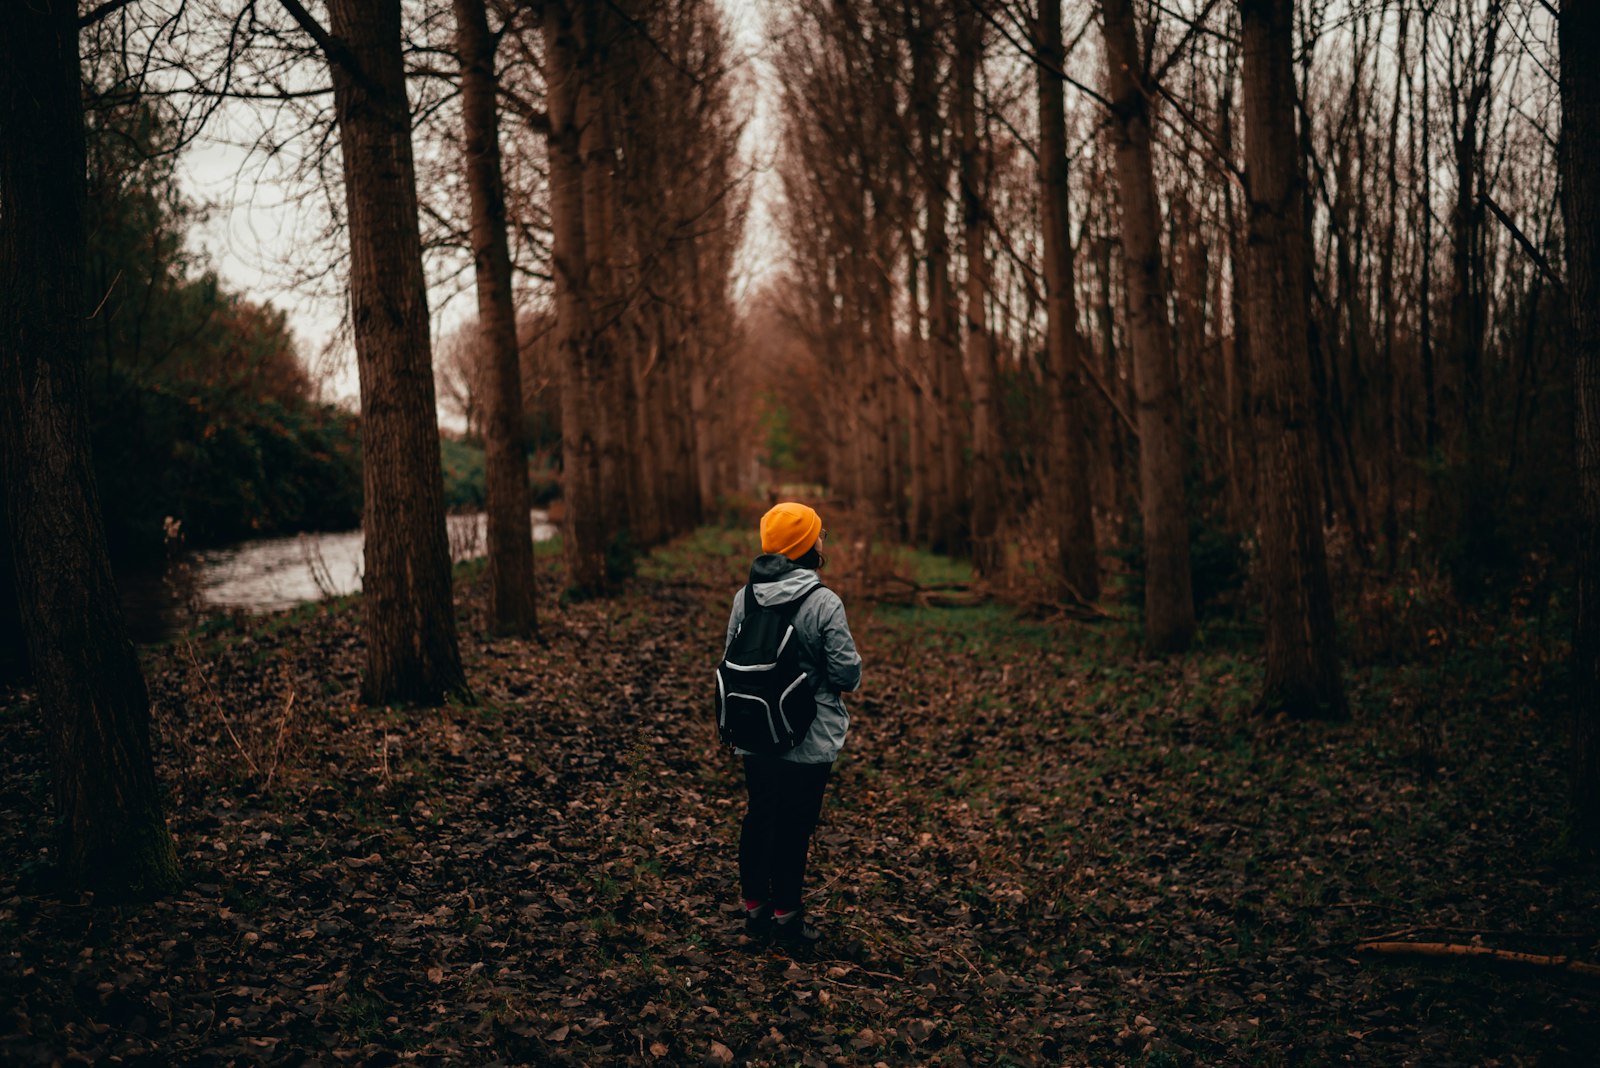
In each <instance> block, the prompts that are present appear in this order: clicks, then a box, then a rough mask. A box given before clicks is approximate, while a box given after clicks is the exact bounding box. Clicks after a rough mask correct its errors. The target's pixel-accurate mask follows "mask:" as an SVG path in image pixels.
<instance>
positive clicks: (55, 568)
mask: <svg viewBox="0 0 1600 1068" xmlns="http://www.w3.org/2000/svg"><path fill="white" fill-rule="evenodd" d="M113 25H114V26H115V28H114V29H112V30H110V31H107V29H106V27H108V26H113ZM441 27H445V28H448V31H449V32H448V34H447V36H446V37H445V38H444V42H443V44H442V45H440V44H435V45H433V46H430V45H428V44H427V41H428V39H429V35H430V34H436V33H437V32H438V31H439V30H440V28H441ZM80 31H87V32H86V34H85V37H84V39H86V40H88V41H89V42H90V44H91V46H92V48H91V54H90V59H89V63H90V65H91V66H92V65H93V63H94V60H95V55H94V51H93V49H96V48H101V47H104V48H110V49H113V50H122V51H123V52H127V50H129V49H130V48H133V47H138V48H140V49H142V50H143V55H142V56H141V57H139V58H140V59H142V60H143V62H142V63H141V62H129V63H127V64H125V65H124V67H125V68H126V69H130V70H138V71H142V72H143V73H144V80H142V81H141V80H139V79H134V80H133V82H132V89H133V90H136V91H138V92H147V93H150V94H151V95H152V96H165V97H173V98H184V99H191V100H200V101H203V102H207V103H204V104H201V105H196V106H195V107H193V108H191V109H190V110H189V111H188V112H187V115H188V116H190V117H195V118H197V119H203V118H205V117H206V116H207V115H208V114H209V110H210V106H211V105H214V104H215V102H217V101H220V100H245V101H250V102H254V103H260V102H267V103H269V104H270V106H271V107H272V108H274V109H275V110H274V112H273V114H274V115H287V116H290V117H292V118H296V119H302V120H305V121H303V122H301V123H299V124H298V126H297V129H298V131H299V133H300V135H302V136H310V137H312V138H313V139H317V138H320V140H321V141H322V142H323V143H326V142H328V141H329V140H330V139H332V138H333V137H335V136H336V140H337V144H338V148H339V152H338V154H337V156H336V157H333V158H334V159H335V160H336V161H337V162H338V163H339V174H340V176H341V184H342V191H343V196H342V198H341V200H340V202H338V203H336V204H331V205H330V206H329V207H330V213H329V214H330V218H332V219H334V220H336V222H337V224H338V225H337V228H336V232H337V233H339V234H341V235H343V238H344V240H345V241H346V243H347V245H346V247H347V249H348V256H347V258H345V259H344V261H343V265H344V270H345V272H346V275H347V277H348V290H349V317H350V329H351V334H352V336H353V340H354V345H355V350H356V357H357V369H358V373H359V377H360V391H361V429H362V444H363V457H362V471H363V483H364V486H363V498H362V500H363V515H362V525H363V529H364V532H365V538H366V572H365V576H364V591H365V597H364V605H365V632H366V666H365V671H364V674H363V681H362V690H363V695H364V697H365V698H366V699H367V700H369V701H372V702H381V701H390V700H417V701H423V702H433V701H437V700H439V699H440V698H441V697H443V696H444V695H445V694H447V693H450V692H453V691H454V692H460V691H464V690H465V688H466V681H465V678H464V675H463V672H462V667H461V660H460V655H459V651H458V646H457V636H456V629H455V612H454V608H453V603H452V597H451V589H450V566H449V557H448V551H447V545H446V538H445V527H444V509H443V501H442V491H441V485H440V473H439V472H440V465H439V436H438V427H437V417H436V414H435V399H436V398H435V393H434V384H433V383H434V378H433V369H432V351H431V349H432V346H431V340H430V328H429V307H428V292H429V286H428V278H427V273H426V271H425V261H424V242H423V235H424V232H425V231H424V228H423V227H422V225H421V224H420V223H419V211H420V212H423V213H426V215H427V217H428V218H429V220H430V227H429V228H428V230H429V232H430V237H431V238H434V239H437V244H433V243H432V242H431V243H430V244H431V247H433V248H435V250H437V249H438V248H440V247H444V248H448V247H449V246H450V244H451V241H452V238H453V237H456V236H458V235H459V237H460V238H461V239H462V240H460V241H459V243H458V246H457V247H461V248H465V249H467V250H470V256H471V263H472V265H473V267H474V269H475V270H474V274H475V278H476V286H477V291H478V303H479V311H480V314H479V329H480V335H481V337H480V345H479V348H480V350H481V361H482V364H483V370H484V375H483V377H484V380H485V381H486V383H487V386H488V388H487V391H486V392H487V399H486V411H487V417H486V419H485V421H484V433H483V436H484V441H485V445H486V451H487V468H488V473H487V497H488V502H487V504H488V510H489V513H490V521H489V531H490V534H489V539H490V552H491V565H490V576H491V587H492V591H493V593H492V605H493V623H494V625H495V627H496V628H497V629H499V630H501V631H507V632H519V633H526V632H528V631H529V630H530V629H531V628H532V627H533V626H534V625H535V623H536V620H535V617H534V598H533V593H534V576H533V568H532V555H531V549H532V539H531V530H530V528H529V516H528V488H527V465H526V459H525V456H526V450H525V448H524V445H523V441H522V433H521V431H522V427H523V420H522V418H521V408H522V389H521V384H520V367H519V363H518V338H517V335H516V300H515V299H514V295H513V288H512V279H513V269H514V261H513V259H512V255H511V253H512V247H513V245H512V240H511V238H510V237H509V236H508V235H510V234H516V235H519V240H518V242H517V244H518V247H519V248H520V249H521V250H522V251H523V252H524V253H531V254H532V255H533V256H535V257H536V256H537V254H538V252H539V250H540V249H541V248H542V249H543V250H545V252H546V256H547V258H546V260H545V262H543V263H542V264H541V263H538V262H537V261H535V263H534V264H533V265H532V266H529V265H528V264H527V263H526V262H524V264H523V266H524V271H525V273H526V274H527V276H528V277H531V278H533V279H535V280H537V279H540V278H543V279H547V280H548V282H549V285H548V288H547V289H546V290H544V291H543V292H538V291H536V292H535V293H534V294H533V295H532V296H533V299H534V300H538V299H545V300H547V301H548V302H549V306H550V307H551V309H552V310H553V333H554V338H555V345H554V348H555V351H556V353H557V359H556V363H557V366H558V369H559V372H560V378H561V391H560V393H561V405H562V453H563V467H564V470H563V482H564V490H565V497H566V511H567V517H568V520H567V531H566V537H565V539H564V541H565V547H566V554H567V575H568V580H569V582H570V583H571V584H572V586H573V589H574V592H580V593H598V592H604V591H605V590H606V589H608V588H609V585H610V584H611V583H612V582H613V581H615V579H616V578H617V577H618V575H619V574H620V573H621V572H622V571H623V570H625V564H626V550H627V548H628V546H629V545H630V544H649V543H650V542H653V541H655V540H659V539H660V538H663V537H665V536H667V535H668V534H670V533H672V532H675V531H677V530H681V529H683V528H684V527H686V526H688V525H691V524H693V523H694V522H697V521H698V519H699V515H700V509H701V507H702V505H703V503H704V502H705V501H706V500H708V499H709V498H710V497H711V496H712V495H713V494H714V493H715V492H716V488H717V486H716V480H717V477H718V471H717V469H716V468H717V464H716V459H715V457H716V443H715V442H713V441H711V440H709V439H708V438H706V437H704V436H702V435H701V434H700V433H699V429H698V426H697V423H696V420H695V417H696V416H704V415H705V414H706V413H708V412H710V411H712V410H714V409H715V408H716V406H717V405H718V404H720V403H724V399H723V398H722V397H721V396H720V395H719V374H718V364H719V361H721V360H722V359H723V358H724V357H725V355H726V353H727V352H728V351H729V347H730V345H731V342H732V340H733V339H734V338H735V337H736V331H735V330H734V328H733V316H732V311H731V308H730V304H729V299H730V298H729V286H730V281H731V273H732V268H733V261H734V256H735V253H736V251H737V249H738V247H739V243H740V220H741V218H742V212H743V201H742V199H741V193H740V190H741V184H740V174H739V165H738V162H737V141H738V137H739V131H740V127H739V121H738V117H737V114H736V108H735V105H736V91H737V82H736V78H735V67H734V64H733V62H732V61H731V58H730V51H729V47H728V38H727V32H726V30H725V29H724V27H723V26H722V24H721V21H720V18H719V15H718V12H717V9H716V8H715V6H714V5H713V4H712V3H710V2H709V0H680V2H676V3H671V4H644V3H608V4H590V3H581V2H576V0H573V2H567V0H548V2H530V3H507V4H496V5H493V6H492V8H491V6H489V5H486V4H485V2H484V0H455V2H454V3H453V4H452V6H451V8H450V10H449V12H448V13H446V12H444V11H443V10H442V9H440V8H438V7H437V6H436V5H429V4H418V5H409V6H407V5H402V4H401V3H400V0H385V2H380V3H370V2H365V0H363V2H356V0H329V3H328V4H327V5H326V12H325V17H323V16H320V15H319V14H318V13H314V12H312V11H311V10H309V9H308V8H307V7H305V6H304V5H302V4H301V3H299V2H297V0H281V2H280V4H279V5H278V7H277V8H276V9H272V10H269V9H267V8H264V7H263V6H261V5H257V4H255V3H248V4H241V5H238V6H237V7H236V8H232V9H224V8H223V7H222V6H220V5H184V6H181V7H180V8H179V9H178V10H177V11H176V12H162V11H145V10H142V9H141V5H137V4H132V5H130V4H126V3H118V2H113V3H107V4H100V5H96V6H93V7H90V8H86V9H85V10H84V11H83V12H82V13H81V14H80V12H79V11H78V10H77V9H76V7H75V5H73V4H71V3H65V2H60V0H57V2H51V3H40V4H31V5H27V6H26V9H25V10H24V11H23V12H21V13H19V14H18V16H17V18H15V19H14V20H12V22H11V24H9V25H8V28H7V33H6V35H5V46H4V48H5V52H4V55H3V56H0V60H3V61H4V62H5V63H6V64H7V67H8V69H7V70H6V71H5V73H4V75H3V76H0V80H3V86H0V88H3V101H4V105H5V107H6V109H7V114H8V116H12V115H14V116H15V119H14V120H13V119H12V118H10V117H8V120H7V123H6V126H5V128H4V133H3V137H4V140H3V144H0V197H3V201H0V255H3V257H4V268H3V269H4V272H5V273H4V276H3V278H0V282H3V285H4V298H3V299H4V307H3V310H4V322H5V329H6V331H7V333H6V336H5V348H4V383H5V389H6V393H7V397H6V405H5V419H6V422H5V427H4V432H5V433H4V439H3V446H4V459H5V485H6V491H7V514H8V517H9V518H10V521H11V532H12V542H13V549H14V551H13V557H14V560H15V562H16V565H17V567H16V572H17V576H18V595H19V600H20V602H21V606H22V614H23V619H24V626H25V630H26V633H27V636H28V644H29V653H30V660H31V662H32V667H33V671H34V675H35V679H36V682H37V685H38V690H39V695H40V701H41V704H42V705H43V707H44V711H45V714H46V716H47V718H48V720H49V722H50V724H51V727H52V750H53V753H54V769H55V776H54V783H55V797H56V802H57V812H58V816H59V826H60V829H61V842H60V846H61V854H60V855H61V860H62V863H63V867H64V869H65V870H66V871H67V872H68V874H69V875H71V876H73V877H75V878H77V879H79V880H80V881H83V882H86V883H91V884H100V885H104V886H107V887H114V888H119V889H124V890H126V889H129V888H131V889H133V890H135V891H146V890H159V889H161V888H163V887H165V886H168V885H171V883H172V881H173V880H174V879H175V878H176V864H175V858H174V853H173V849H172V845H171V842H170V839H169V838H168V836H167V834H166V830H165V824H164V821H163V820H162V817H161V813H160V806H159V802H158V799H157V798H158V795H157V793H156V790H155V782H154V775H153V771H152V767H151V758H150V746H149V710H148V700H147V698H146V696H145V690H144V685H143V681H142V678H141V676H140V671H139V667H138V663H137V659H136V657H135V655H134V651H133V649H132V646H131V645H130V644H129V642H128V641H127V638H126V632H125V628H124V625H123V622H122V620H121V618H120V614H119V609H118V605H117V599H116V596H115V594H114V588H113V585H112V581H111V576H110V571H109V566H108V564H107V562H106V548H105V543H104V534H103V528H102V524H101V521H100V517H99V515H98V508H97V503H96V490H95V486H94V480H93V477H92V473H91V467H90V462H89V455H88V433H87V428H86V426H85V421H84V411H85V404H84V397H85V393H84V375H85V371H86V359H85V357H86V355H87V353H88V351H89V345H90V342H89V338H88V336H87V329H86V327H87V325H88V324H90V323H92V322H93V321H94V319H95V314H96V307H95V302H94V299H93V296H92V292H91V290H90V288H89V285H88V282H89V266H88V264H87V263H86V249H87V247H88V242H87V233H86V229H87V219H88V202H87V198H86V188H85V181H84V175H85V137H84V129H85V119H84V112H83V103H82V97H81V94H80V79H81V77H82V71H83V69H84V66H85V63H84V60H83V59H82V57H81V56H80ZM441 56H444V57H446V58H447V60H448V61H449V62H448V64H447V66H441V65H440V64H439V63H438V60H439V58H440V57H441ZM208 63H212V64H220V67H221V73H220V74H216V73H213V74H212V75H210V76H208V77H206V78H201V77H198V76H195V75H194V74H193V72H194V71H196V70H199V69H202V68H203V67H205V66H206V65H207V64H208ZM408 64H409V69H408ZM419 68H421V70H420V71H419ZM152 72H154V73H152ZM163 79H165V80H163ZM419 81H421V82H423V83H425V84H435V85H436V84H437V83H440V82H448V83H449V85H450V88H449V89H447V90H446V91H444V92H442V93H440V92H432V93H430V92H428V91H419V92H417V93H415V94H413V93H412V92H411V91H410V90H411V89H412V88H413V87H414V86H416V85H417V84H418V82H419ZM330 97H331V101H332V108H331V112H330V111H329V109H328V108H327V107H326V102H327V100H328V99H329V98H330ZM450 109H455V110H454V111H453V114H454V115H456V116H457V117H458V119H457V121H456V122H455V123H454V124H453V125H454V127H455V129H457V130H459V134H457V135H456V136H455V138H454V144H453V146H452V147H456V148H458V149H459V154H457V155H455V157H454V158H455V159H456V160H457V166H458V168H459V170H458V171H457V173H458V174H460V175H461V179H460V180H458V181H453V182H447V183H444V188H438V184H439V183H438V182H437V181H435V182H434V186H435V187H434V188H431V189H429V190H428V192H429V194H430V196H429V197H421V198H419V195H418V184H417V175H418V167H417V158H418V157H417V155H416V150H415V145H414V140H413V134H414V130H415V131H417V136H419V137H421V136H423V135H424V134H425V133H426V131H427V130H428V129H429V126H428V123H429V122H430V121H432V122H434V123H435V124H437V125H441V126H444V127H447V128H448V127H450V126H452V123H451V122H450V121H448V120H447V119H441V118H440V116H441V115H443V114H446V113H447V112H450ZM507 112H509V113H511V114H514V115H515V116H516V119H517V123H516V126H517V129H518V132H519V133H520V134H526V133H527V132H529V131H532V132H533V133H535V134H537V135H539V136H538V137H537V138H536V139H535V140H534V141H531V142H530V141H529V140H528V139H527V138H526V137H525V136H519V137H514V138H510V139H508V143H509V146H510V147H511V148H512V149H513V150H514V151H516V152H518V153H520V154H521V158H518V159H517V160H516V161H515V163H514V164H513V165H512V166H511V167H507V165H506V157H505V155H503V154H502V139H501V125H502V115H503V114H505V113H507ZM192 132H193V131H192V129H191V130H190V131H189V133H191V134H192ZM277 140H278V139H277V138H274V139H273V142H272V143H274V144H276V142H277ZM440 143H449V142H448V140H441V141H438V142H433V143H431V144H429V150H428V152H427V153H425V155H424V157H423V158H424V160H425V161H426V162H428V163H429V164H430V165H432V164H434V163H436V161H437V159H438V156H439V151H438V145H439V144H440ZM531 156H537V157H538V159H530V158H528V157H531ZM306 158H307V159H311V160H314V161H315V162H314V165H313V166H312V167H311V168H308V171H307V173H308V175H311V176H313V177H314V176H315V175H316V174H317V173H318V170H317V168H318V167H320V166H324V165H326V164H327V163H328V162H329V159H330V157H329V156H328V155H327V154H326V153H321V152H318V151H317V150H312V151H310V152H308V153H307V155H306ZM508 170H511V171H513V172H514V173H516V174H518V175H521V176H525V175H528V174H530V173H532V174H538V173H541V172H542V173H543V175H544V176H545V179H544V181H543V182H542V183H535V188H534V189H533V190H532V191H531V192H529V190H528V189H527V187H526V186H524V189H523V190H522V192H523V193H524V194H525V196H528V197H530V198H531V201H532V202H527V201H525V202H523V203H521V204H517V205H516V212H515V214H513V213H512V212H511V211H509V210H508V205H509V204H511V203H512V198H511V197H509V196H508V190H507V184H506V182H505V177H504V176H505V174H506V172H507V171H508ZM463 189H464V192H465V196H464V197H462V196H461V195H460V191H461V190H463ZM451 190H456V192H455V193H454V194H452V192H451ZM430 198H437V199H439V200H446V201H449V200H453V201H455V204H459V205H461V206H460V207H457V206H455V204H453V205H452V206H451V207H450V208H449V209H447V210H436V211H430V210H429V208H428V204H429V200H430ZM463 209H464V211H463ZM462 214H464V215H465V220H464V225H462V224H461V223H460V222H459V221H458V220H459V219H460V216H461V215H462ZM541 232H542V233H543V234H546V235H548V238H547V239H546V240H540V239H539V236H538V235H539V234H540V233H541ZM441 233H442V235H443V236H442V237H441V236H440V235H441ZM530 234H532V235H533V237H532V238H531V239H530V238H529V235H530ZM726 377H727V376H720V381H721V382H724V383H725V381H726ZM704 421H705V422H706V423H708V424H709V423H711V422H712V421H711V420H709V419H707V420H704Z"/></svg>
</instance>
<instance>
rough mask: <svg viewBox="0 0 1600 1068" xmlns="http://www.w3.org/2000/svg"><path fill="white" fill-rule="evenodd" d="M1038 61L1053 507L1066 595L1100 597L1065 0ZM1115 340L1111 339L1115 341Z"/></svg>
mask: <svg viewBox="0 0 1600 1068" xmlns="http://www.w3.org/2000/svg"><path fill="white" fill-rule="evenodd" d="M1038 45H1039V53H1040V58H1041V59H1043V60H1044V62H1043V63H1040V64H1038V65H1036V66H1035V75H1036V76H1037V79H1038V90H1039V203H1040V215H1041V224H1042V227H1043V230H1044V284H1045V306H1046V322H1047V336H1046V345H1047V347H1048V354H1047V357H1046V361H1045V364H1046V368H1047V370H1048V378H1047V382H1048V389H1049V404H1050V413H1051V420H1050V422H1051V430H1050V440H1049V445H1048V448H1049V465H1048V468H1049V483H1050V489H1051V492H1050V512H1051V515H1052V517H1053V519H1054V525H1055V528H1056V542H1057V564H1058V569H1059V581H1060V582H1061V583H1062V585H1063V586H1064V587H1065V589H1064V590H1063V591H1062V593H1064V594H1065V595H1066V596H1068V597H1072V598H1081V599H1083V600H1089V601H1092V600H1094V599H1095V598H1097V597H1099V596H1100V567H1099V558H1098V554H1097V551H1096V547H1095V536H1094V515H1093V512H1092V510H1091V506H1090V496H1089V471H1088V457H1087V455H1086V443H1085V435H1084V421H1083V412H1082V398H1081V397H1080V396H1079V391H1078V387H1077V384H1078V381H1079V371H1078V362H1079V360H1080V359H1081V356H1080V353H1081V352H1082V349H1083V342H1082V338H1081V335H1080V334H1079V333H1078V304H1077V297H1076V295H1075V294H1074V292H1073V263H1072V241H1071V235H1070V230H1071V227H1070V223H1069V212H1070V204H1069V203H1068V199H1067V151H1066V102H1065V100H1064V92H1063V89H1062V85H1061V78H1060V76H1059V75H1058V74H1057V73H1056V71H1059V70H1061V69H1063V68H1062V64H1063V62H1064V56H1063V47H1062V43H1061V0H1040V2H1039V33H1038ZM1107 343H1108V344H1109V339H1108V342H1107Z"/></svg>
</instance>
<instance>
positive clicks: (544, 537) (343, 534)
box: [117, 509, 558, 642]
mask: <svg viewBox="0 0 1600 1068" xmlns="http://www.w3.org/2000/svg"><path fill="white" fill-rule="evenodd" d="M532 519H533V540H534V541H548V540H550V539H551V538H553V537H555V536H556V534H557V533H558V528H557V527H555V526H554V525H553V524H552V523H551V522H550V516H549V514H548V513H547V512H545V511H543V510H540V509H534V511H533V512H532ZM446 527H447V529H448V532H449V538H450V558H451V560H452V561H456V562H459V561H462V560H472V559H476V558H477V557H480V556H483V555H484V554H485V552H487V546H488V535H487V518H486V516H485V515H484V513H482V512H473V513H462V514H460V515H451V516H448V517H447V518H446ZM362 545H363V539H362V534H361V531H359V530H340V531H323V532H315V533H306V534H296V535H291V536H289V537H285V538H262V539H260V540H258V541H247V542H241V543H239V544H238V545H231V546H228V547H227V548H222V549H206V550H202V551H200V552H190V553H184V554H183V555H182V556H181V557H179V558H178V559H177V560H176V561H175V562H174V563H172V564H169V565H168V566H167V568H166V569H165V571H150V570H147V571H134V572H127V573H122V574H118V575H117V584H118V587H119V589H120V590H121V592H122V602H123V609H124V612H125V614H126V616H127V621H128V630H129V632H130V634H131V635H132V637H133V639H134V640H135V641H141V642H150V641H158V640H160V639H162V638H165V637H168V636H170V635H171V634H172V633H173V631H174V630H176V629H179V628H181V627H184V626H187V625H190V624H192V623H194V622H195V621H196V620H197V619H200V618H203V617H205V616H210V615H216V614H218V613H228V612H250V613H256V612H276V611H281V610H282V609H285V608H292V607H294V606H295V605H297V604H303V603H305V602H306V601H316V600H321V599H323V598H325V597H340V596H343V595H345V594H348V593H355V592H357V591H359V590H360V589H361V572H362Z"/></svg>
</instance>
